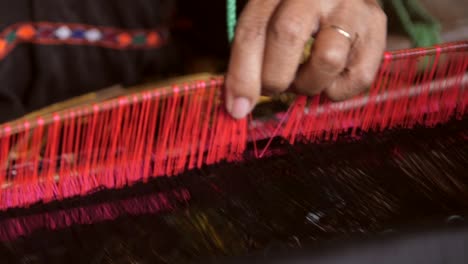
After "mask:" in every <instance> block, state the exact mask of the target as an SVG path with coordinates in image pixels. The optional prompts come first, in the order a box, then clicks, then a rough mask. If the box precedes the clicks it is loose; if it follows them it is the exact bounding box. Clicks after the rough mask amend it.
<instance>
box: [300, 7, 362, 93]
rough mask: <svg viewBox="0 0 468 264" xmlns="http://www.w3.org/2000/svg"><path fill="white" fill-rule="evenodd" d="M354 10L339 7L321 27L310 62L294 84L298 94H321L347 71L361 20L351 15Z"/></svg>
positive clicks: (303, 67)
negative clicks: (358, 22) (354, 38)
mask: <svg viewBox="0 0 468 264" xmlns="http://www.w3.org/2000/svg"><path fill="white" fill-rule="evenodd" d="M353 9H354V8H349V9H348V8H345V7H343V8H340V9H339V10H336V11H334V14H333V16H331V17H329V18H327V19H326V20H325V21H324V23H322V24H321V25H320V26H321V27H320V29H319V32H318V34H317V36H316V38H315V41H314V44H313V46H312V50H311V53H310V57H309V60H308V61H307V62H306V63H305V64H303V65H302V66H301V68H300V70H299V72H298V74H297V78H296V80H295V82H294V84H295V89H296V90H297V92H299V93H304V94H308V95H313V94H318V93H320V92H321V91H323V90H324V89H325V88H326V87H328V86H329V85H331V83H332V82H333V81H334V80H335V79H336V78H338V77H339V76H340V74H341V73H342V72H343V71H344V70H345V68H346V66H347V64H348V58H349V54H350V51H351V47H352V44H353V43H352V42H353V37H354V36H355V35H356V32H357V30H358V26H357V22H356V21H359V19H356V17H355V15H353V16H350V15H351V14H352V11H353ZM354 14H356V13H354Z"/></svg>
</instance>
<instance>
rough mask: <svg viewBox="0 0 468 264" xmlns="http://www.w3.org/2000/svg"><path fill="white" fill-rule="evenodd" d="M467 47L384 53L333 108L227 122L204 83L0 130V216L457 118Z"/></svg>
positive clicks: (211, 83)
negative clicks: (283, 148)
mask: <svg viewBox="0 0 468 264" xmlns="http://www.w3.org/2000/svg"><path fill="white" fill-rule="evenodd" d="M467 49H468V43H467V42H457V43H448V44H444V45H440V46H436V47H432V48H426V49H413V50H404V51H397V52H391V53H390V52H389V53H386V54H385V56H384V59H383V62H382V66H381V69H380V71H379V73H378V76H377V78H376V80H375V82H374V84H373V85H372V87H371V88H370V92H369V93H367V94H365V95H361V96H359V97H356V98H353V99H351V100H349V101H345V102H335V103H334V102H329V101H327V99H326V98H323V97H321V96H317V97H313V98H306V97H301V96H299V97H297V98H295V99H294V100H293V101H292V102H289V103H290V105H289V106H288V107H287V110H286V111H283V112H278V113H275V115H274V116H273V117H271V116H270V117H262V118H256V117H255V116H254V117H249V118H247V119H244V120H240V121H235V120H233V119H232V118H230V117H229V116H228V115H227V114H226V113H225V112H224V109H223V107H222V100H221V99H222V98H221V97H220V93H219V92H220V90H221V88H222V84H223V78H222V77H218V76H212V77H210V78H206V79H205V80H198V81H188V82H182V83H179V84H176V85H170V86H166V87H162V88H156V89H144V88H143V89H140V90H139V91H137V92H134V93H130V94H126V95H121V96H118V97H116V98H110V99H106V100H103V101H102V102H97V103H93V104H91V105H87V104H85V105H78V106H76V107H72V108H69V109H63V110H60V111H57V112H53V113H47V112H45V113H44V114H41V115H39V116H32V117H31V118H24V119H20V120H17V121H14V122H10V123H7V124H3V125H2V126H1V127H0V161H1V164H2V168H1V171H0V182H1V183H2V192H1V197H0V208H2V209H8V208H15V207H27V206H30V205H32V204H34V203H37V202H50V201H53V200H62V199H65V198H70V197H74V196H77V195H82V196H83V195H88V194H89V193H90V192H93V191H95V190H97V189H100V188H110V189H113V188H117V189H118V188H122V187H124V186H127V185H132V184H135V183H137V182H140V181H147V180H148V179H149V178H151V177H158V176H168V177H170V176H173V175H178V174H181V173H183V172H186V171H189V170H192V169H195V168H201V167H202V166H205V165H211V164H215V163H219V162H221V161H229V162H240V161H241V160H242V159H243V158H244V156H245V151H246V147H247V144H248V143H249V142H251V143H253V152H252V155H254V156H255V157H257V158H263V157H265V156H267V155H268V153H269V147H270V144H271V140H272V139H273V138H276V137H281V138H283V139H285V140H287V141H288V142H289V143H290V144H294V143H296V142H310V143H313V142H323V141H335V140H337V139H339V138H340V136H343V135H348V136H352V137H354V138H359V135H360V133H362V132H367V131H384V130H388V129H392V128H397V127H398V128H401V127H406V128H411V127H413V126H415V125H424V126H434V125H437V124H440V123H444V122H446V121H448V120H451V119H452V118H453V117H456V118H463V117H464V116H465V114H466V111H467V108H466V106H467V103H468V96H467V94H466V93H467V92H466V89H465V88H466V84H467V81H468V80H467V77H466V70H467V66H468V53H467ZM263 139H267V141H266V144H264V145H259V144H257V142H258V141H259V140H263Z"/></svg>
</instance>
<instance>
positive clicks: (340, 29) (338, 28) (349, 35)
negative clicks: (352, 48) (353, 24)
mask: <svg viewBox="0 0 468 264" xmlns="http://www.w3.org/2000/svg"><path fill="white" fill-rule="evenodd" d="M330 27H331V28H333V29H334V30H336V31H337V32H338V33H340V34H341V35H342V36H344V37H345V38H347V39H349V41H351V42H353V37H352V36H351V34H350V33H349V32H347V31H346V30H344V29H342V28H341V27H339V26H335V25H330Z"/></svg>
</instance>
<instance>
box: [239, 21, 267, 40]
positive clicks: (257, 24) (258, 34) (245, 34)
mask: <svg viewBox="0 0 468 264" xmlns="http://www.w3.org/2000/svg"><path fill="white" fill-rule="evenodd" d="M264 36H265V26H264V23H263V22H261V21H256V20H254V21H250V20H249V21H243V22H242V23H239V26H238V27H237V28H236V35H235V37H234V42H235V43H236V44H242V43H249V42H252V41H256V40H258V39H259V38H263V37H264Z"/></svg>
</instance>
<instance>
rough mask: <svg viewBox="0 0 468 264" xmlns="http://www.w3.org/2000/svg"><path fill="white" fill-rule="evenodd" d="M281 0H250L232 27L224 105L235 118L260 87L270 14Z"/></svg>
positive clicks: (244, 111)
mask: <svg viewBox="0 0 468 264" xmlns="http://www.w3.org/2000/svg"><path fill="white" fill-rule="evenodd" d="M280 1H281V0H250V1H249V2H248V3H247V5H246V7H245V8H244V11H243V12H242V14H241V16H240V17H239V23H238V25H237V28H236V34H235V37H234V41H233V46H232V49H231V58H230V61H229V67H228V71H227V75H226V90H225V98H226V108H227V111H228V112H229V113H230V114H231V115H232V116H233V117H234V118H237V119H240V118H243V117H245V116H246V115H247V114H248V113H249V112H250V111H251V110H252V108H253V106H254V105H255V104H256V102H257V100H258V98H259V96H260V90H261V71H262V62H263V54H264V47H265V39H266V30H267V26H268V22H269V20H270V17H271V16H272V14H273V12H274V10H275V9H276V7H277V6H278V4H279V2H280Z"/></svg>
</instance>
